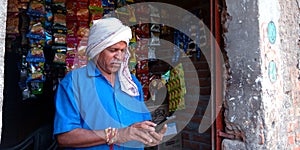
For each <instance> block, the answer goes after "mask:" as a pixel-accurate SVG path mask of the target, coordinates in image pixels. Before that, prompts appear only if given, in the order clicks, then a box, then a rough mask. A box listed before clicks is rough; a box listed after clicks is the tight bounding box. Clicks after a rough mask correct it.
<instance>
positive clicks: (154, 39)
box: [149, 32, 160, 46]
mask: <svg viewBox="0 0 300 150" xmlns="http://www.w3.org/2000/svg"><path fill="white" fill-rule="evenodd" d="M149 45H150V46H159V45H160V39H159V33H156V32H151V39H150V43H149Z"/></svg>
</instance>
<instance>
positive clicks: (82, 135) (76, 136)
mask: <svg viewBox="0 0 300 150" xmlns="http://www.w3.org/2000/svg"><path fill="white" fill-rule="evenodd" d="M57 142H58V144H59V146H61V147H90V146H95V145H100V144H106V139H105V132H104V130H97V131H92V130H86V129H80V128H77V129H74V130H72V131H69V132H65V133H62V134H59V135H57Z"/></svg>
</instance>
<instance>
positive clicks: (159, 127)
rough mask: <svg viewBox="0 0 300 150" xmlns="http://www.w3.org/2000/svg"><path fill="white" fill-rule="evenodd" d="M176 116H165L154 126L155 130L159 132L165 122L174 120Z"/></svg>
mask: <svg viewBox="0 0 300 150" xmlns="http://www.w3.org/2000/svg"><path fill="white" fill-rule="evenodd" d="M175 118H176V116H171V117H166V118H165V119H164V120H163V121H161V122H160V123H159V124H158V125H157V126H156V127H155V132H159V131H160V130H161V129H162V128H163V127H164V125H165V124H168V123H171V122H172V121H175Z"/></svg>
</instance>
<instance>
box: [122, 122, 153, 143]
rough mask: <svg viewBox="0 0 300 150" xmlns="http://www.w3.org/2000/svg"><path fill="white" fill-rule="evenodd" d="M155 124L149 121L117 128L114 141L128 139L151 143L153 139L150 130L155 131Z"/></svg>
mask: <svg viewBox="0 0 300 150" xmlns="http://www.w3.org/2000/svg"><path fill="white" fill-rule="evenodd" d="M155 126H156V124H155V123H153V122H151V121H143V122H138V123H134V124H132V125H130V126H128V127H126V128H121V129H119V130H118V134H117V141H116V143H125V142H128V141H132V140H135V141H140V142H142V143H144V144H149V143H152V142H153V141H154V140H156V139H154V138H153V136H151V135H150V132H155V128H154V127H155Z"/></svg>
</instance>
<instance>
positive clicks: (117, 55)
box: [115, 50, 124, 59]
mask: <svg viewBox="0 0 300 150" xmlns="http://www.w3.org/2000/svg"><path fill="white" fill-rule="evenodd" d="M123 56H124V54H123V52H122V51H121V50H119V51H116V52H115V57H116V58H118V59H121V58H122V57H123Z"/></svg>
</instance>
